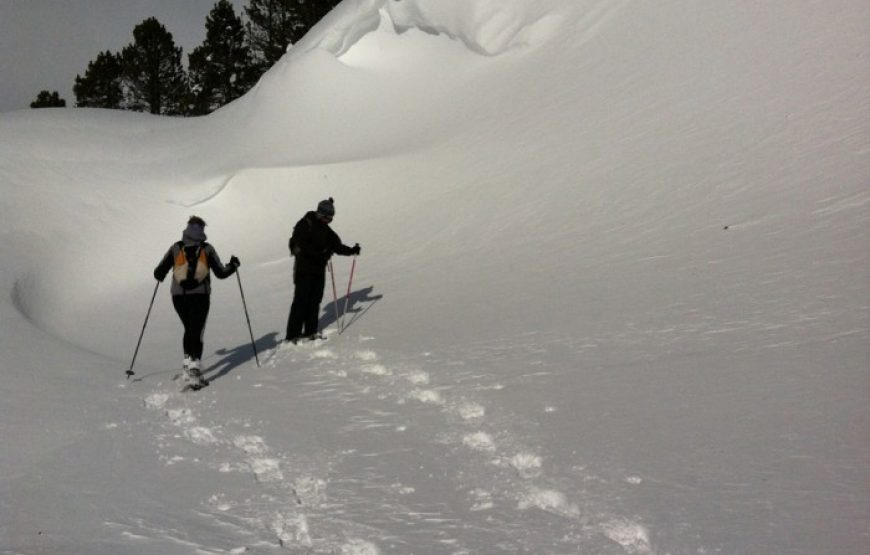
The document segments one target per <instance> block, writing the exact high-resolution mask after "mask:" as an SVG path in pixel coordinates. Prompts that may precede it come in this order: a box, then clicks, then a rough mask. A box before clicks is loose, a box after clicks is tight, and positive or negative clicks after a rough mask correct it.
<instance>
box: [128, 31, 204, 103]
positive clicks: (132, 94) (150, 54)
mask: <svg viewBox="0 0 870 555" xmlns="http://www.w3.org/2000/svg"><path fill="white" fill-rule="evenodd" d="M121 60H122V64H123V81H124V89H125V90H124V95H125V104H126V107H127V108H129V109H131V110H137V111H143V110H146V109H147V110H148V111H150V112H151V113H152V114H169V115H172V114H182V113H184V112H185V107H184V102H185V99H186V98H187V96H188V86H187V74H186V73H185V71H184V67H183V66H182V64H181V48H180V47H176V46H175V41H174V40H173V38H172V34H171V33H169V32H168V31H167V30H166V28H165V27H164V26H163V25H162V24H161V23H160V22H159V21H157V18H154V17H151V18H148V19H146V20H145V21H143V22H142V23H140V24H139V25H137V26H136V28H135V29H133V42H132V43H131V44H129V45H127V46H126V47H124V49H123V50H122V51H121Z"/></svg>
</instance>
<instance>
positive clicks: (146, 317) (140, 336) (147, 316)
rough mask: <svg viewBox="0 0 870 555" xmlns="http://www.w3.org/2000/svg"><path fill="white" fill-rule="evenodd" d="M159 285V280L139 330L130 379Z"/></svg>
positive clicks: (128, 377)
mask: <svg viewBox="0 0 870 555" xmlns="http://www.w3.org/2000/svg"><path fill="white" fill-rule="evenodd" d="M158 287H160V282H159V281H158V282H157V284H156V285H154V294H153V295H151V303H150V304H149V305H148V312H147V313H146V314H145V323H144V324H142V331H141V332H139V341H137V342H136V350H135V351H134V352H133V361H132V362H131V363H130V368H129V369H128V370H127V379H128V380H129V379H130V376H132V375H133V374H135V372H133V365H134V364H136V355H138V354H139V345H141V344H142V336H143V335H145V326H147V325H148V318H149V317H150V316H151V307H152V306H154V299H155V298H157V288H158Z"/></svg>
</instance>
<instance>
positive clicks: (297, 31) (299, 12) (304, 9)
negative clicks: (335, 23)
mask: <svg viewBox="0 0 870 555" xmlns="http://www.w3.org/2000/svg"><path fill="white" fill-rule="evenodd" d="M292 2H293V3H294V4H295V6H294V10H293V11H294V13H295V16H296V18H295V19H296V25H294V27H293V32H292V33H291V35H290V40H291V43H294V44H295V43H296V42H298V41H299V40H300V39H301V38H302V37H304V36H305V33H307V32H308V31H310V30H311V28H312V27H314V26H315V25H317V23H318V22H319V21H320V20H321V19H323V16H325V15H326V14H328V13H329V12H330V11H332V9H333V8H334V7H336V6H337V5H338V4H340V3H341V0H292Z"/></svg>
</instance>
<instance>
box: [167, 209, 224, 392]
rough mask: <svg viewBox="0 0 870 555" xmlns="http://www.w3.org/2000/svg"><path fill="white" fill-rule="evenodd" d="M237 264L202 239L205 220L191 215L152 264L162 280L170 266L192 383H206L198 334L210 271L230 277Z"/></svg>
mask: <svg viewBox="0 0 870 555" xmlns="http://www.w3.org/2000/svg"><path fill="white" fill-rule="evenodd" d="M239 265H240V263H239V259H238V258H236V257H235V256H231V257H230V262H229V264H227V265H226V266H224V265H223V263H222V262H221V259H220V257H219V256H218V254H217V251H216V250H215V248H214V247H213V246H211V245H210V244H209V243H207V242H206V236H205V221H204V220H203V219H202V218H200V217H198V216H191V217H190V219H189V220H188V222H187V228H186V229H185V230H184V231H183V232H182V234H181V241H178V242H176V243H173V244H172V246H171V247H169V250H168V251H166V254H165V255H164V256H163V259H162V260H161V261H160V263H159V264H158V265H157V267H156V268H154V279H156V280H158V281H163V280H164V278H166V274H167V273H169V270H170V269H171V270H172V288H171V291H170V292H171V293H172V305H173V306H174V307H175V312H176V313H177V314H178V317H179V318H180V319H181V323H182V324H183V325H184V339H183V341H182V345H183V347H184V362H183V368H184V374H185V378H186V379H188V380H191V381H193V382H194V384H195V385H198V386H203V385H208V382H207V381H205V379H204V378H203V377H202V371H201V366H200V364H201V363H200V360H201V359H202V349H203V344H202V338H203V333H204V332H205V322H206V319H207V318H208V310H209V306H210V304H211V278H210V272H214V275H216V276H217V277H218V278H219V279H225V278H228V277H230V276H231V275H233V274H234V273H235V272H236V268H238V267H239Z"/></svg>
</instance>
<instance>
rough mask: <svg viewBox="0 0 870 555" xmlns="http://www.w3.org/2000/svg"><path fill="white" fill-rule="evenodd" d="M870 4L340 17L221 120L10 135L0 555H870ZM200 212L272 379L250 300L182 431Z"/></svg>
mask: <svg viewBox="0 0 870 555" xmlns="http://www.w3.org/2000/svg"><path fill="white" fill-rule="evenodd" d="M865 4H866V3H863V2H858V1H856V0H855V1H853V0H841V1H837V2H824V3H820V2H811V1H795V2H788V3H775V4H764V5H751V6H750V5H748V4H746V3H736V4H735V3H698V2H688V1H685V0H667V1H662V2H655V3H651V2H650V3H639V2H627V1H619V0H608V1H604V0H599V1H567V0H546V1H543V0H536V1H534V2H532V1H528V0H526V1H521V0H511V1H505V0H500V1H498V2H496V1H494V0H463V1H460V0H437V1H435V0H401V1H387V0H346V1H345V2H344V3H342V4H341V5H340V6H339V7H338V8H337V9H336V10H335V11H334V12H333V13H332V14H330V15H329V16H328V17H327V18H326V19H325V20H324V21H323V22H322V23H321V24H320V25H318V26H317V27H316V28H315V29H314V30H312V32H311V33H309V35H308V36H307V37H306V38H305V39H304V40H303V41H301V42H300V43H299V44H297V45H295V46H294V47H293V48H292V49H291V50H290V51H289V52H288V54H287V55H286V56H285V58H284V59H283V60H282V61H281V62H280V63H279V64H278V65H276V66H275V67H274V68H273V69H272V70H271V71H270V72H269V73H267V74H266V75H265V76H264V78H263V79H262V80H261V82H260V83H259V84H258V86H257V87H256V88H255V89H253V90H252V91H251V92H250V93H249V94H248V95H246V96H245V97H244V98H242V99H239V100H238V101H237V102H235V103H233V104H231V105H229V106H227V107H225V108H223V109H222V110H220V111H218V112H217V113H215V114H213V115H211V116H208V117H206V118H200V119H196V120H175V119H163V118H154V117H151V116H146V115H135V114H126V113H114V112H112V113H107V112H103V111H96V110H78V109H76V110H40V111H28V112H18V113H12V114H3V115H2V116H0V195H2V202H0V235H2V241H0V259H2V260H3V261H4V262H3V264H2V265H0V288H2V289H3V290H5V291H7V292H8V294H7V295H6V296H5V297H4V299H5V300H0V311H2V312H0V322H2V324H0V325H2V328H0V368H2V379H0V399H2V400H0V404H2V407H0V409H2V414H3V418H2V421H0V433H2V440H3V441H2V447H0V465H2V467H3V468H4V473H3V477H2V479H0V550H2V551H3V552H4V553H5V552H9V553H49V552H50V553H85V552H86V553H95V554H103V553H105V554H109V553H121V552H123V553H227V552H230V553H242V552H246V550H247V552H253V553H272V552H275V553H278V552H283V551H290V552H298V553H308V552H314V553H334V552H344V553H378V552H379V553H577V552H582V553H807V554H809V553H844V554H845V553H857V552H860V551H861V547H862V546H863V545H864V544H866V541H867V535H868V533H870V531H868V529H867V524H866V523H867V522H868V517H870V503H868V497H867V486H866V485H867V483H868V481H870V472H868V469H867V465H866V464H865V463H864V461H866V460H867V458H868V455H870V442H868V440H867V435H866V431H865V430H866V428H867V426H868V424H870V409H868V408H867V406H866V401H865V399H866V394H867V391H868V386H870V381H868V380H870V377H868V374H867V370H868V367H870V364H868V363H870V348H868V344H870V342H868V339H870V323H868V320H870V305H868V300H870V244H868V231H870V189H868V185H867V184H868V177H870V100H868V98H867V95H866V90H867V87H868V85H870V75H868V72H867V61H866V60H867V56H868V54H870V52H868V43H867V36H868V31H870V29H868V27H870V25H868V22H870V8H868V7H867V6H866V5H865ZM327 196H333V197H335V199H336V205H337V217H336V220H335V222H334V224H333V227H334V228H335V229H336V231H337V232H338V233H339V234H340V235H341V236H342V238H343V239H344V240H345V242H347V243H351V244H352V243H354V242H359V243H361V244H362V246H363V254H362V256H361V257H360V258H359V259H358V261H357V266H356V274H355V276H354V282H353V288H352V289H353V290H352V292H351V295H350V298H349V299H348V303H347V306H348V313H347V314H345V315H344V321H345V324H346V327H345V331H344V333H342V334H341V335H339V334H337V333H336V331H335V330H336V326H335V309H336V306H335V305H334V304H332V297H331V295H332V292H331V287H330V288H329V289H330V290H329V291H328V292H327V297H328V299H327V300H326V301H325V302H324V306H323V317H322V323H323V324H324V325H329V326H330V327H329V328H327V331H328V332H329V334H330V338H329V340H328V341H327V342H326V343H323V344H312V345H306V346H300V347H286V346H281V345H278V343H277V342H278V341H279V340H280V339H282V338H283V327H284V322H285V320H286V316H287V310H288V308H289V303H290V298H291V296H292V283H291V279H290V260H289V258H288V256H287V251H286V241H287V237H288V235H289V232H290V230H291V228H292V226H293V224H294V223H295V221H296V220H297V219H298V218H299V217H300V216H301V215H302V214H303V213H304V212H305V211H306V210H310V209H312V208H313V207H314V206H315V205H316V203H317V202H318V201H319V200H321V199H322V198H325V197H327ZM192 213H195V214H198V215H200V216H202V217H204V218H205V219H206V220H207V221H208V222H209V224H210V225H209V227H208V228H207V232H208V233H209V239H210V241H211V242H212V243H213V244H214V245H215V246H216V247H217V249H218V251H219V252H220V253H221V255H222V256H223V257H224V258H228V257H229V255H230V254H236V255H238V256H239V257H240V258H241V260H242V264H243V265H242V268H241V285H243V286H244V291H245V296H246V299H247V305H248V309H249V312H250V315H251V320H252V324H253V333H254V335H255V338H256V339H257V345H258V347H259V351H260V360H261V362H262V363H263V365H262V367H261V368H258V367H257V365H256V363H255V361H254V357H253V353H252V352H251V349H250V342H249V341H248V329H247V324H246V321H245V317H244V312H243V309H242V305H241V300H240V295H239V283H238V282H236V280H235V278H231V280H230V281H225V282H218V283H216V284H215V293H214V295H213V301H212V311H211V315H210V320H209V325H208V330H207V333H206V351H207V353H208V356H207V360H206V365H207V368H208V374H209V375H210V376H211V377H212V378H213V379H214V383H213V385H212V386H211V387H209V388H208V389H206V390H204V391H202V392H199V393H197V394H195V395H180V394H178V393H177V390H178V386H177V384H176V383H175V382H173V381H172V376H173V375H174V373H175V372H176V370H175V368H176V367H177V366H178V364H179V361H180V356H179V355H180V347H179V345H178V344H179V343H180V325H179V324H178V322H177V318H176V317H175V315H174V313H173V312H172V309H171V304H170V302H169V299H168V298H167V297H168V292H167V291H166V285H165V284H164V286H163V287H161V288H160V289H159V290H158V291H157V302H156V304H155V308H154V311H153V313H152V314H151V319H150V321H149V324H148V328H147V330H146V333H145V338H144V340H143V343H142V347H141V349H140V352H139V358H138V361H137V366H136V371H137V377H138V380H137V381H130V382H126V381H124V380H123V371H124V370H125V369H126V368H127V366H129V363H130V358H131V356H132V352H133V348H134V347H135V344H136V339H137V338H138V335H139V331H140V330H141V326H142V321H143V318H144V316H145V312H146V310H147V308H148V301H149V300H150V298H151V294H152V292H153V291H154V281H153V279H152V278H151V269H152V268H153V266H154V265H155V264H156V263H157V261H158V260H159V258H160V256H161V255H162V254H163V252H165V249H166V248H167V247H168V246H169V244H170V243H171V242H173V241H175V240H177V238H178V236H179V234H180V230H181V228H182V227H183V224H184V222H185V221H186V218H187V216H189V215H190V214H192ZM335 264H336V269H337V276H336V278H337V288H338V289H339V292H338V295H339V296H342V295H343V294H344V293H345V288H346V287H347V279H348V272H349V269H350V260H349V259H342V258H338V259H336V260H335ZM344 307H345V299H340V300H339V303H338V309H339V311H343V310H344ZM348 324H349V325H348Z"/></svg>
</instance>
